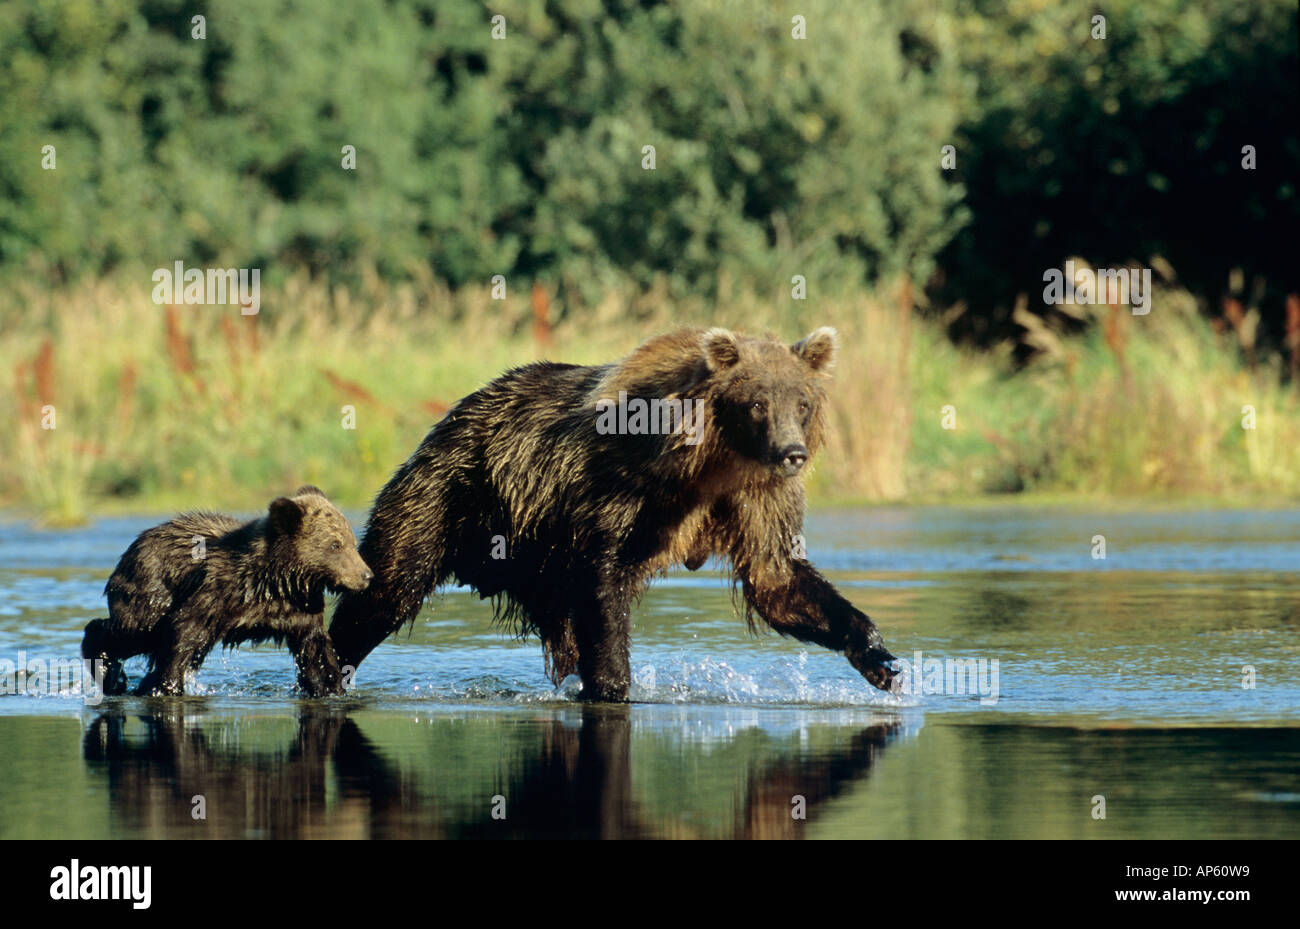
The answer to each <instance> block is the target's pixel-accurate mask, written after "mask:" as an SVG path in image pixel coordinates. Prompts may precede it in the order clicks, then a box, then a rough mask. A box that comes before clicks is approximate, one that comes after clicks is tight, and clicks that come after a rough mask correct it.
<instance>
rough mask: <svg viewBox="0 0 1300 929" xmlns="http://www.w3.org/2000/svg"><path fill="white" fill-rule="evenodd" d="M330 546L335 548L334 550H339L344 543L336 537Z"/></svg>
mask: <svg viewBox="0 0 1300 929" xmlns="http://www.w3.org/2000/svg"><path fill="white" fill-rule="evenodd" d="M330 548H332V549H334V551H336V552H337V551H339V550H340V549H342V548H343V543H342V542H340V541H339V540H338V539H335V540H334V544H333V545H331V546H330Z"/></svg>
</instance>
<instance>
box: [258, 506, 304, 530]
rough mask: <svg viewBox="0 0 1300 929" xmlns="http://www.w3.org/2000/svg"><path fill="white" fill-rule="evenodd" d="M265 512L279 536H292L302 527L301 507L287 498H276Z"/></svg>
mask: <svg viewBox="0 0 1300 929" xmlns="http://www.w3.org/2000/svg"><path fill="white" fill-rule="evenodd" d="M267 512H268V513H269V514H270V516H271V525H272V526H273V527H274V528H275V531H276V532H278V533H279V534H280V535H293V534H294V533H295V532H297V531H298V529H299V528H300V527H301V526H302V516H303V514H302V507H300V506H298V504H297V503H296V502H294V501H293V500H290V499H289V498H288V497H276V498H275V499H274V500H272V501H271V505H270V507H268V509H267Z"/></svg>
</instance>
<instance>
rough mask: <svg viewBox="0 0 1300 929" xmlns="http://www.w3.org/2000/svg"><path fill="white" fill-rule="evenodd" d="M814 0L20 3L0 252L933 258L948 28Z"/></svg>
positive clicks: (829, 266)
mask: <svg viewBox="0 0 1300 929" xmlns="http://www.w3.org/2000/svg"><path fill="white" fill-rule="evenodd" d="M196 12H197V13H202V14H203V15H204V16H206V38H205V39H204V40H202V41H199V40H195V39H193V38H191V29H192V26H191V22H190V17H191V15H192V14H194V13H196ZM798 12H799V13H800V14H801V15H803V16H805V17H806V18H807V22H808V26H807V29H808V38H807V39H806V40H797V39H794V38H793V37H792V34H791V32H792V29H793V28H794V26H793V25H792V16H791V15H787V14H786V13H783V12H780V11H778V10H776V9H775V8H772V9H768V8H766V7H764V8H760V9H758V10H755V11H751V12H741V11H740V9H739V8H738V7H737V5H736V4H734V3H722V2H719V3H690V4H681V5H671V6H669V5H659V4H644V5H641V4H635V3H621V2H607V3H604V4H602V3H599V2H595V0H565V2H560V3H554V2H553V3H546V4H539V3H525V2H504V3H494V4H491V5H489V6H485V5H484V4H481V3H474V2H466V0H396V2H387V3H386V2H382V0H362V2H350V3H346V4H311V5H295V4H287V3H265V2H248V0H211V2H206V3H192V2H188V0H186V2H183V3H182V2H179V0H155V2H139V0H116V2H107V3H103V4H100V3H95V2H91V0H84V2H83V0H68V2H59V3H55V4H40V5H33V6H31V7H24V6H22V5H18V6H14V5H7V6H6V7H5V8H4V11H3V12H0V62H2V64H0V99H2V100H3V102H2V103H0V107H3V118H2V119H0V125H2V126H3V129H0V132H2V133H3V137H2V141H0V145H2V147H3V149H4V150H5V151H6V152H9V153H11V154H10V155H9V157H8V158H7V159H6V160H5V162H4V164H3V166H2V167H0V187H3V189H4V198H3V201H4V205H3V207H0V210H2V211H3V212H0V263H3V264H4V265H6V266H9V267H13V266H15V265H17V266H21V267H23V268H26V269H29V270H35V271H40V272H52V273H53V274H54V275H55V276H56V278H58V277H71V276H79V275H81V274H83V273H91V274H103V273H105V272H107V271H109V270H111V269H113V268H114V267H116V266H120V265H123V264H131V263H139V264H142V265H143V266H145V267H157V266H164V265H168V264H169V263H170V262H171V261H173V260H175V259H176V258H178V257H179V258H186V259H188V260H189V261H191V262H192V263H208V262H213V263H218V264H222V265H226V266H252V267H266V268H268V271H269V272H273V271H274V270H275V269H277V268H279V269H281V270H285V269H288V268H292V267H303V266H306V267H308V268H310V269H312V270H323V269H328V270H330V271H331V272H335V273H338V272H344V273H346V272H349V271H353V272H355V271H358V270H361V269H365V268H369V267H374V268H375V269H377V270H378V271H379V272H380V273H381V274H383V275H399V276H401V275H410V274H420V273H424V272H423V271H417V269H418V268H420V267H421V266H424V267H427V268H429V269H431V270H432V274H433V276H435V277H437V278H440V279H444V280H447V281H448V282H450V283H452V284H453V285H457V284H461V283H467V282H476V283H477V282H482V281H485V280H487V279H488V278H489V277H491V275H493V274H497V273H505V274H511V273H518V274H522V275H524V276H525V277H533V276H540V277H543V278H550V279H552V280H554V281H563V282H564V283H565V284H566V285H567V286H569V287H570V288H574V287H576V288H578V289H579V290H593V289H594V288H595V287H597V286H598V285H599V283H600V282H601V280H602V279H603V278H605V277H606V276H608V275H611V274H618V275H625V276H627V277H630V278H631V280H632V281H634V282H636V283H638V284H640V285H643V286H649V285H652V284H654V283H656V279H657V278H659V277H661V276H662V278H663V282H664V283H666V284H667V285H668V286H669V287H670V288H672V289H673V290H674V291H675V292H678V293H683V292H709V291H710V290H711V289H712V288H713V286H714V285H715V284H716V283H717V279H718V275H719V271H720V269H721V271H722V272H723V273H724V274H726V275H730V277H731V278H732V279H733V280H736V279H739V280H741V281H744V282H745V283H746V284H757V285H759V286H763V285H772V284H774V283H776V282H778V281H781V280H784V281H786V282H788V281H789V278H790V277H791V276H792V275H793V274H796V273H798V274H803V275H805V276H806V277H807V278H808V279H809V280H810V281H819V282H824V281H826V280H827V279H829V278H832V277H838V278H839V279H841V280H842V279H847V278H853V279H857V280H861V278H862V275H863V274H864V273H868V274H874V273H880V272H892V271H895V270H898V269H900V268H904V267H915V268H917V269H919V270H921V271H924V270H925V268H926V267H927V265H928V263H929V262H930V260H931V259H932V258H933V255H934V254H935V252H936V251H937V249H938V247H940V246H941V245H942V244H943V243H944V242H945V241H946V239H947V236H948V234H949V233H948V232H947V230H949V229H950V228H951V227H952V220H953V214H954V210H953V207H954V204H955V201H956V199H957V195H958V193H959V192H958V191H957V190H956V189H955V188H954V187H953V186H952V185H950V184H949V183H948V182H947V181H945V179H944V178H943V177H942V174H941V172H940V170H939V165H938V154H937V153H938V148H939V146H940V144H942V142H943V141H945V140H947V139H949V138H950V137H951V133H952V130H953V128H954V126H955V124H956V119H957V106H956V103H955V101H956V99H957V95H956V94H955V93H954V90H953V88H954V87H956V82H955V79H954V77H953V74H954V71H953V68H952V66H951V62H950V61H949V58H950V56H940V57H939V59H938V60H937V61H927V62H926V63H925V65H924V66H921V65H920V64H918V63H916V62H914V61H912V60H910V59H909V57H908V56H907V55H906V54H904V52H903V51H902V50H901V49H902V45H901V44H900V33H901V32H902V29H903V24H904V23H905V22H906V21H907V20H908V17H907V16H905V15H904V12H903V7H902V6H901V5H900V4H898V3H890V4H884V5H882V6H880V7H879V8H876V6H875V5H874V4H873V5H870V6H869V7H866V8H864V9H861V10H858V9H853V10H849V9H845V5H843V4H836V3H834V2H829V0H827V2H821V0H818V2H808V3H801V4H799V7H798ZM496 13H500V14H502V15H504V16H505V17H506V20H505V29H506V37H505V38H504V39H500V40H494V39H493V38H492V23H491V17H492V16H493V15H495V14H496ZM46 144H53V145H54V146H55V147H56V151H57V159H58V160H57V169H56V170H55V171H46V170H42V168H41V165H40V155H41V149H42V146H43V145H46ZM345 145H354V146H355V147H356V152H357V155H356V170H355V171H350V170H345V169H344V168H343V167H342V166H341V164H342V149H343V146H345ZM646 145H653V146H654V147H655V161H656V164H655V168H654V170H647V169H645V168H644V167H643V157H644V155H643V147H644V146H646ZM787 286H788V284H787ZM589 296H590V294H589Z"/></svg>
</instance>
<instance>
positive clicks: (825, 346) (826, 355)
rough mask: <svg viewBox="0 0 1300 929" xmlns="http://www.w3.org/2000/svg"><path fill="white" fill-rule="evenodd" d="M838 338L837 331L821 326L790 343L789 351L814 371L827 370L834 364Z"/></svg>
mask: <svg viewBox="0 0 1300 929" xmlns="http://www.w3.org/2000/svg"><path fill="white" fill-rule="evenodd" d="M839 340H840V337H839V333H837V332H836V331H835V330H834V329H832V328H831V327H830V326H822V327H821V328H820V329H814V330H813V331H812V332H810V333H808V336H807V337H806V338H804V339H800V340H799V341H798V342H796V343H794V344H793V345H791V346H790V351H792V352H794V353H795V355H796V356H797V357H799V358H801V359H802V360H803V361H804V363H805V364H807V365H808V367H810V368H812V369H813V370H814V371H829V370H830V369H831V365H833V364H835V349H836V348H837V347H838V345H839Z"/></svg>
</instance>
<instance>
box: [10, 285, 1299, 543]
mask: <svg viewBox="0 0 1300 929" xmlns="http://www.w3.org/2000/svg"><path fill="white" fill-rule="evenodd" d="M543 302H544V301H543ZM0 319H4V320H5V321H6V325H5V326H4V329H3V334H2V335H0V369H2V370H3V372H5V373H6V374H7V375H8V376H9V378H10V379H11V382H12V385H13V388H12V394H11V396H10V397H8V398H7V399H0V405H2V407H3V408H4V409H5V411H6V413H7V414H9V415H10V416H11V422H12V424H13V426H12V428H10V429H7V430H3V431H0V502H2V503H3V504H4V505H6V506H8V507H18V508H22V509H27V510H31V511H35V512H36V513H38V514H40V515H41V516H42V517H43V518H44V519H45V520H47V521H49V522H63V523H67V522H74V521H76V520H79V519H82V518H84V517H85V516H86V515H87V514H88V513H91V512H95V511H99V510H104V509H112V508H120V509H132V510H149V511H171V510H175V509H182V508H190V507H212V508H229V509H237V510H246V511H247V510H256V509H259V508H261V507H262V506H263V505H264V504H265V502H266V501H267V500H268V499H269V498H270V497H271V496H273V495H275V494H278V493H283V492H285V491H286V490H291V489H292V488H294V487H296V486H298V485H299V484H301V483H306V482H310V483H315V484H318V485H320V486H321V487H322V488H323V489H324V490H325V491H326V492H327V493H329V494H330V495H332V496H333V497H335V498H336V499H337V500H339V501H340V502H341V503H343V504H344V505H348V506H355V507H361V506H364V505H366V504H367V503H368V502H369V500H370V499H371V498H372V497H373V495H374V493H375V492H376V491H377V490H378V489H379V487H381V486H382V485H383V483H384V481H385V480H386V479H387V478H388V476H389V474H390V473H391V472H392V471H393V469H394V468H396V467H397V465H398V464H400V463H401V462H402V461H403V460H404V459H405V458H406V456H407V455H409V454H410V452H411V451H412V450H413V449H414V448H415V446H416V445H417V444H418V443H419V441H420V439H421V437H422V436H423V435H424V434H425V432H426V431H427V430H428V428H429V426H430V425H431V424H432V423H433V422H435V421H436V420H437V419H438V418H439V416H440V415H441V412H442V411H443V410H444V409H445V408H446V406H447V405H448V404H450V403H452V402H453V401H455V400H456V399H458V398H459V397H461V396H463V395H464V394H466V393H468V392H470V391H472V390H473V389H475V388H476V387H477V386H479V385H480V384H482V383H484V382H485V381H487V380H489V379H491V378H492V377H494V376H496V375H497V374H499V373H500V372H501V371H503V370H504V369H506V368H507V367H510V366H512V365H517V364H522V363H525V362H528V361H532V360H536V359H538V358H542V357H549V358H554V359H557V360H565V361H574V362H585V363H590V362H597V361H605V360H612V359H614V358H617V357H619V356H621V355H622V354H624V353H626V352H627V351H628V350H630V349H631V348H632V347H633V346H634V345H636V344H637V343H638V342H639V341H641V340H642V339H644V338H645V337H647V336H649V335H651V334H653V333H655V332H659V331H663V330H666V329H669V328H672V327H674V326H676V325H681V324H698V325H724V326H733V327H737V328H743V329H747V330H750V331H758V332H763V331H771V332H774V333H775V334H777V335H779V336H780V337H781V338H783V339H788V340H791V341H793V340H795V339H797V338H799V337H800V336H801V335H803V334H804V333H805V332H806V331H807V330H809V329H811V328H813V327H815V326H817V325H825V324H830V325H834V326H836V327H837V328H838V329H839V330H840V335H841V354H840V357H839V360H838V363H837V367H836V372H835V383H834V385H833V387H832V388H831V403H832V409H831V415H830V423H831V430H830V436H829V440H828V445H827V448H826V450H825V452H824V454H823V455H822V456H820V458H819V460H818V461H817V464H816V468H815V470H814V472H813V474H812V476H811V478H810V490H811V494H812V498H813V501H814V502H843V501H849V500H855V501H863V500H869V501H887V500H926V501H929V500H944V499H954V498H957V499H970V498H972V497H979V496H981V495H987V494H996V493H1006V492H1015V491H1035V492H1040V493H1051V494H1066V495H1086V496H1088V497H1098V496H1108V495H1109V496H1115V495H1119V496H1126V497H1127V496H1138V495H1156V496H1158V497H1161V498H1167V497H1178V496H1180V495H1181V496H1186V495H1193V496H1196V497H1214V498H1219V499H1223V500H1226V501H1243V502H1247V501H1248V502H1259V501H1260V500H1268V499H1277V500H1283V499H1295V498H1297V497H1300V467H1297V465H1298V464H1300V453H1298V452H1297V449H1300V403H1298V398H1297V391H1296V388H1295V387H1294V386H1291V387H1284V386H1282V379H1281V377H1280V372H1279V370H1278V369H1277V367H1275V366H1273V365H1272V364H1262V365H1260V366H1259V367H1257V368H1255V369H1251V368H1250V367H1248V366H1247V365H1246V364H1245V363H1244V362H1243V360H1242V359H1241V357H1240V353H1239V351H1238V349H1237V348H1236V345H1235V342H1234V341H1233V340H1232V339H1231V338H1230V336H1220V335H1217V334H1216V333H1215V332H1214V330H1213V329H1212V327H1211V326H1210V325H1209V324H1208V323H1207V322H1206V321H1204V320H1203V319H1201V318H1200V317H1199V316H1198V315H1197V314H1196V312H1195V310H1194V305H1193V301H1192V299H1191V298H1190V297H1189V296H1188V295H1187V294H1185V293H1182V292H1179V291H1172V290H1167V291H1159V292H1158V293H1157V294H1156V296H1155V298H1154V303H1153V306H1152V311H1151V314H1150V315H1149V316H1146V317H1133V318H1127V317H1124V318H1123V319H1122V320H1121V324H1120V329H1119V330H1107V329H1104V328H1103V327H1101V326H1096V327H1093V328H1091V329H1090V330H1088V331H1087V332H1086V333H1085V334H1083V335H1081V336H1077V337H1073V338H1066V337H1053V338H1054V340H1055V344H1054V345H1052V347H1051V348H1052V350H1051V351H1048V352H1045V353H1044V354H1043V356H1042V357H1041V358H1040V359H1039V360H1038V361H1035V362H1033V363H1031V364H1030V365H1029V366H1028V367H1026V368H1024V369H1017V368H1016V367H1015V366H1014V365H1013V364H1012V363H1011V346H1010V345H1007V346H1001V347H999V348H997V349H995V350H993V351H990V352H983V353H976V352H972V351H970V350H966V349H962V348H958V347H955V346H953V345H952V344H951V343H950V342H949V340H948V339H947V338H946V336H945V335H944V332H943V330H942V327H941V326H940V324H938V323H937V322H933V321H929V320H927V319H924V318H922V317H920V316H917V315H916V314H914V313H913V311H912V308H911V300H910V297H909V295H908V293H907V292H905V291H904V292H898V291H893V290H888V289H887V290H884V291H882V292H881V293H879V294H875V295H872V294H863V295H859V296H856V297H851V298H843V299H833V300H821V301H818V302H816V303H815V304H814V303H813V301H808V302H807V303H804V302H796V301H788V300H786V301H780V300H772V299H764V298H759V297H754V296H752V295H747V294H732V295H730V296H728V297H727V298H726V299H724V300H723V301H722V302H721V303H720V304H719V305H716V306H715V305H706V304H704V303H701V302H695V303H692V302H673V301H670V300H668V299H667V298H666V297H664V296H663V295H655V294H650V295H642V296H638V297H628V296H622V295H618V294H612V295H610V296H608V297H607V298H606V300H605V301H604V302H603V303H602V304H600V305H598V306H594V307H590V308H587V309H585V310H584V311H583V312H582V313H581V314H578V313H574V314H573V316H572V318H569V317H565V316H564V315H560V316H559V318H558V319H557V320H555V321H553V323H551V324H549V325H546V324H542V325H539V324H538V322H537V319H538V307H537V306H534V305H531V304H530V300H529V296H528V294H526V293H512V294H511V295H510V296H509V297H508V298H507V299H506V300H504V301H497V300H492V299H490V296H489V294H488V292H487V291H486V290H483V291H467V290H461V291H459V292H458V293H456V294H452V293H451V292H448V291H446V290H445V289H442V288H440V287H438V286H437V285H435V284H433V283H432V282H427V281H426V282H425V283H423V284H412V285H402V286H393V287H390V286H387V285H385V284H383V283H381V282H379V281H377V280H372V281H370V282H369V283H368V284H367V285H366V286H365V287H364V288H362V289H361V290H360V291H359V292H348V291H341V290H332V289H329V288H327V287H325V286H322V285H319V284H316V283H312V282H309V281H306V280H304V279H296V280H290V281H289V282H288V283H286V284H285V285H284V286H282V287H279V288H276V289H274V290H271V289H264V291H263V299H262V310H261V313H260V315H258V316H256V317H242V316H240V315H239V311H238V308H237V307H226V306H203V307H175V308H168V307H160V306H157V305H155V304H153V303H152V301H151V299H150V292H149V289H148V287H146V286H138V285H136V284H134V283H132V284H129V285H125V284H122V283H121V282H112V281H101V282H98V283H94V284H86V285H82V286H78V287H74V288H69V289H67V290H63V291H59V292H48V291H39V290H32V291H30V292H24V291H22V290H16V291H10V292H8V293H7V295H6V296H5V297H4V298H3V300H0ZM1116 331H1118V332H1119V334H1118V335H1116ZM949 405H950V406H951V407H953V408H954V410H955V417H956V419H955V425H956V428H955V429H945V428H943V423H942V410H943V408H944V407H945V406H949ZM1247 405H1249V406H1251V407H1252V408H1253V409H1254V411H1255V421H1256V428H1255V429H1253V430H1247V429H1243V428H1242V419H1243V412H1242V410H1243V407H1246V406H1247ZM49 406H52V407H53V413H54V421H53V425H54V428H52V429H49V428H42V426H43V425H49V424H50V423H49V421H48V413H49V410H48V407H49ZM349 406H350V407H352V408H354V410H355V428H354V429H348V428H344V421H345V409H344V408H345V407H349ZM43 417H44V419H45V422H44V423H43V421H42V420H43Z"/></svg>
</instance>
